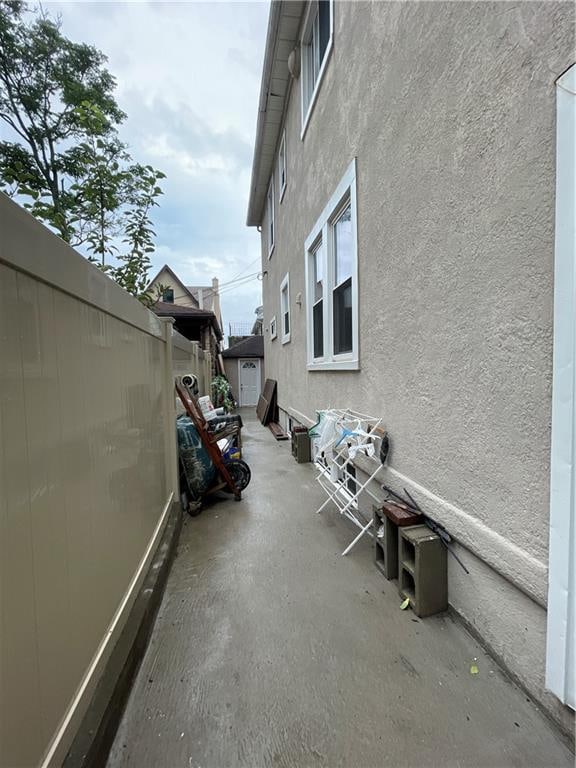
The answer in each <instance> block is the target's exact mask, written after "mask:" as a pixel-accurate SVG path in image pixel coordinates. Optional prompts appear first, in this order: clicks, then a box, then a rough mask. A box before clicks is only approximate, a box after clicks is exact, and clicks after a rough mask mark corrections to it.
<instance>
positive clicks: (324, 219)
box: [305, 161, 359, 370]
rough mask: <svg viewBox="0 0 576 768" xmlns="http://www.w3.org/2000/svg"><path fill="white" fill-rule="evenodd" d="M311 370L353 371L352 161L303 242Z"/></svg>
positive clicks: (354, 259)
mask: <svg viewBox="0 0 576 768" xmlns="http://www.w3.org/2000/svg"><path fill="white" fill-rule="evenodd" d="M305 258H306V263H305V267H306V296H307V301H306V325H307V337H308V369H309V370H315V369H317V370H329V369H333V370H357V369H358V367H359V361H358V277H357V275H358V256H357V244H356V163H355V161H353V162H352V163H351V164H350V166H349V167H348V170H347V171H346V173H345V174H344V177H343V178H342V180H341V182H340V184H339V185H338V187H337V189H336V191H335V192H334V194H333V195H332V198H331V199H330V200H329V202H328V204H327V206H326V207H325V209H324V211H323V212H322V214H321V216H320V218H319V219H318V221H317V222H316V224H315V226H314V228H313V230H312V232H311V233H310V235H309V236H308V238H307V240H306V251H305Z"/></svg>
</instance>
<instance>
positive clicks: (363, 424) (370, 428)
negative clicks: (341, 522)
mask: <svg viewBox="0 0 576 768" xmlns="http://www.w3.org/2000/svg"><path fill="white" fill-rule="evenodd" d="M381 424H382V419H378V418H375V417H374V416H368V415H366V414H364V413H359V412H358V411H354V410H352V409H348V408H347V409H338V408H330V409H327V410H325V411H321V419H320V421H319V425H317V426H319V428H320V429H321V432H320V434H319V435H318V434H316V435H315V434H314V433H313V432H311V436H312V438H315V437H316V438H318V439H319V444H318V445H317V446H315V447H316V449H317V450H316V455H315V457H314V465H315V467H316V469H317V470H318V475H317V476H316V480H317V481H318V483H319V484H320V486H321V487H322V488H323V490H324V491H325V493H326V494H327V495H328V498H327V499H326V501H325V502H324V503H323V504H322V505H321V506H320V507H319V508H318V509H317V510H316V513H317V514H319V513H320V512H322V510H323V509H324V508H325V507H326V506H327V505H328V504H329V503H330V502H333V503H334V504H335V505H336V507H337V508H338V511H339V512H340V514H341V515H344V516H345V517H347V518H348V519H349V520H350V521H351V522H352V523H354V525H356V526H357V527H358V528H360V533H359V534H358V535H357V536H356V538H355V539H354V540H353V541H352V542H350V544H349V545H348V546H347V547H346V549H345V550H344V551H343V552H342V556H343V557H344V555H347V554H348V552H350V551H351V549H352V548H353V547H354V546H355V545H356V544H357V543H358V542H359V541H360V539H361V538H362V536H364V534H366V533H368V535H370V536H371V535H372V534H371V533H370V528H371V526H372V524H373V519H372V515H370V520H368V521H366V520H365V519H364V518H363V516H362V514H361V513H360V512H359V510H358V497H359V496H360V494H361V493H362V492H363V491H364V490H366V492H367V493H369V494H370V495H371V496H372V497H373V498H374V499H375V500H378V499H377V497H376V496H374V494H372V493H371V491H370V490H369V489H368V486H369V485H370V483H371V482H372V480H374V478H375V477H376V475H377V474H378V472H379V471H380V470H381V469H382V464H381V463H380V457H379V456H378V457H377V459H378V466H377V467H376V469H375V470H374V472H373V473H372V474H371V475H370V477H369V478H368V479H367V480H366V481H365V482H364V483H360V482H359V481H358V479H357V478H356V476H355V474H352V473H351V472H350V471H349V468H350V466H351V465H352V461H353V459H354V456H355V455H356V454H357V453H359V452H361V453H364V454H366V455H368V456H372V455H375V447H374V440H375V439H377V438H382V436H383V433H382V431H378V430H377V427H380V426H381ZM328 430H331V432H332V434H329V435H328V438H326V435H325V433H326V432H327V431H328Z"/></svg>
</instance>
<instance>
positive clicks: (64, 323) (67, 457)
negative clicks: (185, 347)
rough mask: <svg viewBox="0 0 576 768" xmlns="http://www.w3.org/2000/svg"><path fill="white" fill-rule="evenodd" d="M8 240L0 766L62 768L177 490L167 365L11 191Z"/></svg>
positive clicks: (141, 320) (160, 342)
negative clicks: (169, 446) (170, 446)
mask: <svg viewBox="0 0 576 768" xmlns="http://www.w3.org/2000/svg"><path fill="white" fill-rule="evenodd" d="M0 232H1V233H2V238H1V239H0V487H1V488H2V492H1V493H0V569H1V570H0V590H1V592H0V598H1V599H0V602H1V605H2V626H1V638H2V643H1V646H0V686H1V690H0V700H1V701H2V707H1V708H0V764H1V765H38V764H40V763H44V764H46V765H59V764H60V763H61V761H62V759H63V757H64V756H65V754H66V751H67V749H68V747H69V744H70V742H71V739H72V737H73V735H74V732H75V729H76V728H77V726H78V724H79V721H80V719H81V717H82V716H83V713H84V711H85V708H86V705H87V703H88V700H89V698H90V696H91V693H92V691H93V689H94V686H95V684H96V682H97V680H98V677H99V674H100V673H101V671H102V668H103V666H104V664H105V661H106V659H107V654H108V653H109V651H110V649H111V646H112V644H113V643H114V642H115V639H116V637H117V635H118V634H119V632H120V631H121V629H122V626H123V623H124V620H125V617H126V615H127V613H128V611H129V608H130V607H131V604H132V603H131V599H132V598H133V596H134V595H135V594H136V592H137V589H138V587H139V584H140V581H141V578H142V577H143V576H144V574H145V572H146V569H147V563H148V561H149V559H150V557H151V554H153V551H154V544H155V542H156V541H158V539H159V537H160V535H161V533H162V530H163V522H164V521H165V519H167V512H168V510H169V508H170V503H171V500H172V498H173V494H174V493H175V491H176V490H177V489H176V487H175V486H176V483H175V463H174V453H175V451H174V452H170V451H167V441H170V442H172V441H173V440H174V439H175V437H174V408H173V398H171V399H169V398H167V397H166V386H167V381H169V382H172V378H173V376H172V370H171V365H172V359H171V355H169V354H168V348H169V346H170V345H169V344H167V343H166V339H167V338H168V337H167V335H166V334H165V331H164V324H163V323H162V322H160V321H159V320H158V318H156V317H155V316H154V315H153V314H152V313H151V312H149V311H148V310H147V309H145V308H144V307H143V306H142V305H141V304H140V303H139V302H137V301H136V300H135V299H132V298H131V297H130V296H128V294H126V293H125V292H124V291H122V290H121V289H120V288H119V287H118V286H117V285H115V284H114V283H113V282H112V281H111V280H109V279H108V278H107V277H106V276H105V275H103V274H102V273H101V272H100V271H99V270H97V269H95V267H93V266H92V265H90V264H89V263H88V262H87V261H86V260H85V259H84V258H83V257H82V256H81V255H79V254H78V253H76V252H75V251H73V250H72V249H71V248H69V247H68V246H66V245H65V244H64V243H63V242H62V241H61V240H60V239H59V238H58V237H56V236H55V235H53V234H52V233H50V232H49V231H48V230H47V229H46V228H45V227H43V226H42V225H40V224H39V223H38V222H36V221H35V220H34V219H33V218H32V217H31V216H30V215H29V214H28V213H26V212H25V211H23V210H22V209H20V208H19V207H18V206H16V205H15V204H14V203H13V202H12V201H10V200H9V199H8V198H7V197H6V196H4V195H2V194H0ZM168 365H170V370H168V369H167V366H168ZM170 402H171V403H172V406H170Z"/></svg>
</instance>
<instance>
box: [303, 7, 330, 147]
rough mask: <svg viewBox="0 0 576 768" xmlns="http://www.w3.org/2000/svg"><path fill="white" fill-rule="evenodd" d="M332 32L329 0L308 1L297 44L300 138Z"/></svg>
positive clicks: (322, 72)
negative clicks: (299, 67) (306, 13)
mask: <svg viewBox="0 0 576 768" xmlns="http://www.w3.org/2000/svg"><path fill="white" fill-rule="evenodd" d="M333 33H334V2H333V0H314V2H312V3H311V4H310V8H309V11H308V17H307V19H306V23H305V25H304V34H303V36H302V45H301V71H302V74H301V78H300V79H301V89H302V93H301V99H302V138H303V137H304V133H305V131H306V126H307V125H308V120H309V119H310V114H311V113H312V109H313V107H314V102H315V100H316V96H317V95H318V89H319V87H320V83H321V81H322V77H323V75H324V71H325V69H326V64H327V61H328V56H329V54H330V51H331V50H332V39H333Z"/></svg>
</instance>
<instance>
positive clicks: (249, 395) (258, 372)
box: [222, 336, 264, 406]
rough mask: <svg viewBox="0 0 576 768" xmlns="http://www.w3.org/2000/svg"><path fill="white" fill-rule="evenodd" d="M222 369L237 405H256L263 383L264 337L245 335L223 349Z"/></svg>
mask: <svg viewBox="0 0 576 768" xmlns="http://www.w3.org/2000/svg"><path fill="white" fill-rule="evenodd" d="M222 357H223V358H224V371H225V373H226V378H227V379H228V382H229V383H230V388H231V389H232V393H233V394H234V397H235V399H236V401H237V403H238V405H240V406H243V405H256V404H257V403H258V398H259V397H260V393H261V392H262V387H263V384H264V339H263V337H262V336H247V337H246V338H245V339H243V340H242V341H239V342H238V343H237V344H235V345H234V346H233V347H229V348H228V349H225V350H224V352H223V353H222Z"/></svg>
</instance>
